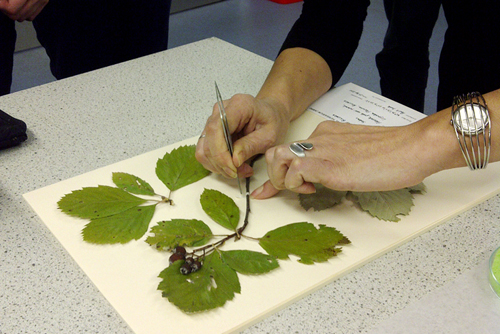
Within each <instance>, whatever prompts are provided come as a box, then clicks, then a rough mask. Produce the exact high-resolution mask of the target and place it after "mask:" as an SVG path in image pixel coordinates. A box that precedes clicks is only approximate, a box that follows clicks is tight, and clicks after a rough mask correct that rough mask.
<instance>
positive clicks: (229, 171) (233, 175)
mask: <svg viewBox="0 0 500 334" xmlns="http://www.w3.org/2000/svg"><path fill="white" fill-rule="evenodd" d="M223 170H224V173H226V175H228V176H229V177H231V178H233V179H235V178H236V177H237V176H238V174H237V173H236V171H234V170H232V169H231V168H229V167H224V168H223Z"/></svg>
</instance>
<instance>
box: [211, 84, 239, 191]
mask: <svg viewBox="0 0 500 334" xmlns="http://www.w3.org/2000/svg"><path fill="white" fill-rule="evenodd" d="M215 94H216V95H217V105H218V106H219V113H220V120H221V123H222V132H223V133H224V139H225V140H226V145H227V149H228V150H229V154H231V157H233V152H234V150H233V139H232V137H231V133H230V132H229V124H228V123H227V116H226V110H225V109H224V105H223V103H222V96H221V95H220V91H219V87H217V82H215ZM236 179H237V180H238V188H239V189H240V194H241V195H243V190H242V188H241V183H240V178H239V177H238V176H236Z"/></svg>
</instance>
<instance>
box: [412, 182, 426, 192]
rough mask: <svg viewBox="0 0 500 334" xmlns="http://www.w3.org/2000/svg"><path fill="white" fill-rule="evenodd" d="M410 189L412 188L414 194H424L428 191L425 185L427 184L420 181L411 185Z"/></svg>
mask: <svg viewBox="0 0 500 334" xmlns="http://www.w3.org/2000/svg"><path fill="white" fill-rule="evenodd" d="M408 190H410V192H411V193H412V194H415V193H416V194H424V193H426V192H427V187H426V186H425V184H423V183H419V184H417V185H415V186H413V187H409V188H408Z"/></svg>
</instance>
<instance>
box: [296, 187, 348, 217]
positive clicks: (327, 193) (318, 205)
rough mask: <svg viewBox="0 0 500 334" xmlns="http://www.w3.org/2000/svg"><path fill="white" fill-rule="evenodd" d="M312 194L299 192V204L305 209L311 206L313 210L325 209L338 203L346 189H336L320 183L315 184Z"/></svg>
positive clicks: (344, 194)
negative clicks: (314, 190)
mask: <svg viewBox="0 0 500 334" xmlns="http://www.w3.org/2000/svg"><path fill="white" fill-rule="evenodd" d="M314 186H315V187H316V192H315V193H314V194H299V201H300V205H301V206H302V207H303V208H304V209H305V210H306V211H307V210H309V209H310V208H313V209H314V211H321V210H326V209H329V208H331V207H333V206H334V205H336V204H338V203H340V202H341V201H342V199H343V198H344V197H345V196H346V194H347V191H337V190H333V189H330V188H327V187H325V186H323V185H321V184H319V183H318V184H315V185H314Z"/></svg>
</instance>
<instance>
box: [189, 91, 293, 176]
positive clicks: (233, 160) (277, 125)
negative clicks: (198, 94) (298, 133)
mask: <svg viewBox="0 0 500 334" xmlns="http://www.w3.org/2000/svg"><path fill="white" fill-rule="evenodd" d="M223 103H224V109H225V111H226V114H227V121H228V124H229V132H230V133H231V135H232V138H233V148H234V153H233V157H231V155H230V154H229V151H228V148H227V145H226V141H225V139H224V134H223V132H222V123H221V118H220V114H219V107H218V105H217V104H215V105H214V107H213V112H212V115H211V116H210V117H209V118H208V120H207V123H206V125H205V128H204V130H203V132H202V136H201V137H200V139H199V141H198V144H197V147H196V159H197V160H198V161H199V162H200V163H201V164H202V165H203V166H204V167H205V168H206V169H208V170H210V171H212V172H214V173H218V174H222V175H223V176H225V177H228V178H236V176H237V175H239V176H240V177H248V176H250V175H252V174H253V170H252V168H251V167H250V166H249V165H248V164H247V163H246V161H247V160H249V159H250V158H252V157H253V156H255V155H257V154H263V153H265V152H266V150H267V149H268V148H270V147H273V146H275V145H277V144H280V143H281V142H282V141H283V139H284V137H285V135H286V132H287V130H288V127H289V124H290V116H289V115H288V113H287V110H286V109H285V107H284V106H283V105H282V104H281V103H279V102H278V101H277V100H274V99H271V98H263V99H258V98H255V97H253V96H251V95H247V94H237V95H234V96H233V97H232V98H231V99H229V100H224V101H223Z"/></svg>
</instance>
